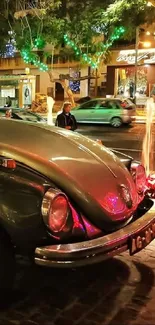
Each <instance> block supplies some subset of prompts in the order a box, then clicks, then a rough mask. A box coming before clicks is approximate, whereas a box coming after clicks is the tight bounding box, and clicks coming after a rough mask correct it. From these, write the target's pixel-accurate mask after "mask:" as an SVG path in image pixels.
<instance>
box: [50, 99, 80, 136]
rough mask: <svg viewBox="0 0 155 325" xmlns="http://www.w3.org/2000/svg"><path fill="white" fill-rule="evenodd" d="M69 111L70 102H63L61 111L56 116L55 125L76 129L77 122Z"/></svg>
mask: <svg viewBox="0 0 155 325" xmlns="http://www.w3.org/2000/svg"><path fill="white" fill-rule="evenodd" d="M70 111H71V103H70V102H65V103H64V104H63V108H62V113H60V114H59V115H58V116H57V119H56V122H55V126H58V127H60V128H63V129H67V130H71V131H75V130H76V129H77V122H76V119H75V117H74V115H72V114H71V113H70Z"/></svg>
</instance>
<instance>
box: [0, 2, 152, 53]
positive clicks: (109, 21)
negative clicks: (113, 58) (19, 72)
mask: <svg viewBox="0 0 155 325" xmlns="http://www.w3.org/2000/svg"><path fill="white" fill-rule="evenodd" d="M23 2H24V1H21V0H17V1H14V0H1V3H0V10H1V11H0V12H1V13H0V15H1V19H0V31H1V33H0V41H1V42H0V47H1V48H2V47H4V44H5V43H6V42H7V40H8V31H9V30H10V29H12V30H13V31H14V33H15V38H16V46H17V48H18V49H19V50H21V49H22V48H23V47H26V46H31V47H33V45H34V42H35V40H36V38H39V37H41V38H43V39H44V41H45V43H46V44H47V43H48V44H52V45H53V47H54V48H56V47H61V48H62V47H63V46H64V45H65V44H64V43H63V36H64V34H65V33H67V34H68V35H69V37H70V38H71V39H72V40H73V41H74V42H76V44H77V46H80V47H85V49H86V50H87V52H90V53H93V54H94V52H95V51H99V49H100V48H101V46H102V43H103V37H102V38H101V37H100V36H101V35H102V36H104V39H105V40H106V39H108V38H110V36H111V35H112V33H113V31H114V29H115V28H116V27H117V26H121V25H122V26H124V27H126V32H125V34H124V35H123V38H124V39H133V38H134V36H135V28H136V26H139V25H141V24H144V23H145V22H147V21H150V22H152V21H154V19H155V10H154V9H152V8H149V7H147V0H136V1H135V0H130V1H129V0H85V1H83V0H78V1H77V0H44V2H43V3H44V6H42V7H40V8H39V9H37V8H35V6H33V5H32V4H31V3H33V2H31V1H30V2H29V3H30V4H29V6H28V7H27V10H25V7H24V6H23ZM15 3H17V5H18V6H17V7H15ZM15 12H16V14H15ZM17 18H18V19H17Z"/></svg>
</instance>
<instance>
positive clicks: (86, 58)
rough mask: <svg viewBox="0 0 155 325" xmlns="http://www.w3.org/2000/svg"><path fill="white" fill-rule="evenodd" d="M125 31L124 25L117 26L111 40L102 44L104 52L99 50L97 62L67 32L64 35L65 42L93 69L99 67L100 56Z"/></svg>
mask: <svg viewBox="0 0 155 325" xmlns="http://www.w3.org/2000/svg"><path fill="white" fill-rule="evenodd" d="M124 32H125V28H124V27H123V26H120V27H116V28H115V30H114V32H113V34H112V35H111V37H110V39H109V41H107V42H106V43H105V44H103V45H102V52H97V53H96V55H97V57H98V59H97V62H95V61H94V60H93V59H92V58H91V57H90V56H89V55H88V54H87V53H83V52H82V51H81V49H80V48H78V46H77V45H76V44H75V43H74V42H73V41H72V40H71V39H70V38H69V36H68V35H67V34H65V35H64V41H65V43H66V44H67V45H68V46H70V47H72V48H73V50H74V52H75V54H76V55H77V56H81V57H82V59H83V60H84V61H85V62H87V63H88V64H89V65H91V67H92V68H93V69H97V67H98V64H99V62H100V56H101V55H102V54H103V53H104V52H106V51H107V50H108V48H109V47H111V46H112V44H113V42H114V41H116V40H118V39H119V38H120V37H121V36H122V35H123V34H124Z"/></svg>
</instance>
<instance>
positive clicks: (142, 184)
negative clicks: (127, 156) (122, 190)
mask: <svg viewBox="0 0 155 325" xmlns="http://www.w3.org/2000/svg"><path fill="white" fill-rule="evenodd" d="M130 171H131V175H132V178H133V180H134V182H135V185H136V189H137V192H138V194H140V195H143V194H144V192H145V190H146V173H145V168H144V167H143V166H142V165H141V164H139V163H138V162H133V163H132V164H131V169H130Z"/></svg>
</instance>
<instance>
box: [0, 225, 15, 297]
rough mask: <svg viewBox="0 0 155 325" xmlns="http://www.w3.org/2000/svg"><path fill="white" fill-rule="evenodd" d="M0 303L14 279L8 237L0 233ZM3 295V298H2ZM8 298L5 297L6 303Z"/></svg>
mask: <svg viewBox="0 0 155 325" xmlns="http://www.w3.org/2000/svg"><path fill="white" fill-rule="evenodd" d="M0 261H1V263H0V303H1V302H3V303H5V299H4V297H5V295H6V294H9V293H10V291H11V290H12V288H13V282H14V278H15V255H14V249H13V245H12V244H11V241H10V238H9V236H7V234H6V233H5V232H3V231H0ZM3 294H4V296H3ZM7 298H8V296H6V301H7Z"/></svg>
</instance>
